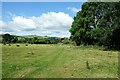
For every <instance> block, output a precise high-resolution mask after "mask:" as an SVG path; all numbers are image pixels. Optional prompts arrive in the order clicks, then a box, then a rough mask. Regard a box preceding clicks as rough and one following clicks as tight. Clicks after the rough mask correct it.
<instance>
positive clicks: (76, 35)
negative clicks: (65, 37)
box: [70, 2, 120, 47]
mask: <svg viewBox="0 0 120 80" xmlns="http://www.w3.org/2000/svg"><path fill="white" fill-rule="evenodd" d="M119 7H120V2H119V3H118V2H116V3H112V2H104V3H103V2H86V3H84V4H83V5H82V10H81V11H79V12H78V13H77V15H76V16H75V17H74V21H73V23H72V26H71V29H70V32H71V39H72V40H73V41H75V42H76V45H77V46H79V45H80V44H84V45H94V44H95V45H100V46H101V45H103V46H108V47H115V46H117V47H118V44H119V41H118V40H119V39H120V38H118V37H119V36H118V33H119V31H120V28H119V27H120V26H119V24H120V16H119V15H120V13H119V12H120V8H119ZM115 36H116V37H115ZM113 39H114V40H113ZM112 41H114V43H113V42H112Z"/></svg>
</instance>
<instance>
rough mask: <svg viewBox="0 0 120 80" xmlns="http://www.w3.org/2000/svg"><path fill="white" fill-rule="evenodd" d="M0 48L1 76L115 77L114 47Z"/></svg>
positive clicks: (36, 46)
mask: <svg viewBox="0 0 120 80" xmlns="http://www.w3.org/2000/svg"><path fill="white" fill-rule="evenodd" d="M2 50H3V51H2V70H3V71H2V77H3V78H117V77H118V74H117V73H118V51H103V50H100V49H98V48H95V47H84V46H81V47H75V46H73V45H57V44H56V45H52V44H51V45H43V44H40V45H35V44H33V45H28V46H25V45H24V44H20V46H19V47H17V46H16V44H12V45H11V46H8V45H3V46H2ZM86 61H88V63H89V67H90V69H88V68H87V66H86Z"/></svg>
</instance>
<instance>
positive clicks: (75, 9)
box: [67, 7, 81, 13]
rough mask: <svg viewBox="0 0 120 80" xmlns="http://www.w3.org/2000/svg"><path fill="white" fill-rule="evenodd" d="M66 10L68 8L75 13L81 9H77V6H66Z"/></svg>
mask: <svg viewBox="0 0 120 80" xmlns="http://www.w3.org/2000/svg"><path fill="white" fill-rule="evenodd" d="M67 10H70V11H71V12H73V13H77V12H78V11H80V10H81V9H77V8H74V7H68V8H67Z"/></svg>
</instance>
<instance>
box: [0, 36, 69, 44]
mask: <svg viewBox="0 0 120 80" xmlns="http://www.w3.org/2000/svg"><path fill="white" fill-rule="evenodd" d="M0 42H1V43H3V44H11V43H29V44H57V43H63V44H68V43H69V39H68V38H59V37H47V36H44V37H42V36H14V35H10V34H3V35H1V41H0Z"/></svg>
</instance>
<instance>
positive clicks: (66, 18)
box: [0, 2, 84, 37]
mask: <svg viewBox="0 0 120 80" xmlns="http://www.w3.org/2000/svg"><path fill="white" fill-rule="evenodd" d="M83 3H84V2H2V16H0V33H10V34H12V35H20V36H22V35H39V36H54V37H69V36H70V32H69V29H70V28H71V24H72V22H73V18H74V16H75V15H76V13H77V12H78V11H80V10H81V6H82V4H83Z"/></svg>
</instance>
